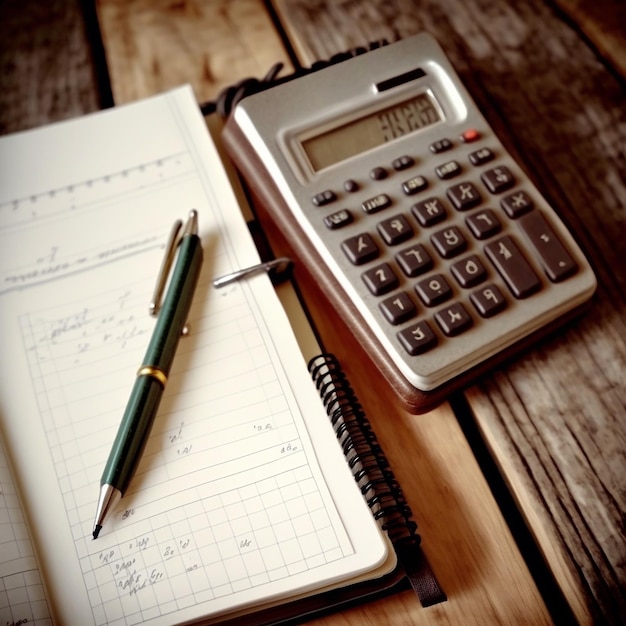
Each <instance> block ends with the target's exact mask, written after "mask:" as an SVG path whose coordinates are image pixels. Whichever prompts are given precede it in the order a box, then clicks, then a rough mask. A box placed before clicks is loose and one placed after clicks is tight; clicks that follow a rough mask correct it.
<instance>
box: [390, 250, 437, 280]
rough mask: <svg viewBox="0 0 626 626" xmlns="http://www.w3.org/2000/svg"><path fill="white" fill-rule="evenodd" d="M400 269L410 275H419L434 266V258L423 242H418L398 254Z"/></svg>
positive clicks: (397, 259)
mask: <svg viewBox="0 0 626 626" xmlns="http://www.w3.org/2000/svg"><path fill="white" fill-rule="evenodd" d="M396 261H397V262H398V265H399V266H400V269H401V270H402V271H403V272H404V273H405V274H406V275H407V276H409V277H413V276H419V275H420V274H423V273H424V272H427V271H428V270H429V269H430V268H431V267H432V266H433V260H432V258H431V256H430V254H428V252H427V251H426V248H424V246H423V245H422V244H421V243H416V244H414V245H412V246H411V247H410V248H406V249H405V250H402V251H400V252H398V254H396Z"/></svg>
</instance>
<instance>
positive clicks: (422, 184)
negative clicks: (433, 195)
mask: <svg viewBox="0 0 626 626" xmlns="http://www.w3.org/2000/svg"><path fill="white" fill-rule="evenodd" d="M426 187H428V181H427V180H426V179H425V178H424V177H423V176H413V178H409V180H405V181H404V182H403V183H402V191H404V193H405V194H406V195H407V196H412V195H413V194H414V193H417V192H418V191H422V190H424V189H426Z"/></svg>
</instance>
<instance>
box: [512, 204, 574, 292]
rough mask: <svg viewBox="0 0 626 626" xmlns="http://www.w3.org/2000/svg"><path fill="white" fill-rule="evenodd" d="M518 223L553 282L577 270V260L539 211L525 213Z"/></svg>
mask: <svg viewBox="0 0 626 626" xmlns="http://www.w3.org/2000/svg"><path fill="white" fill-rule="evenodd" d="M518 224H519V226H520V228H521V230H522V232H523V233H524V234H525V235H526V237H528V240H529V241H530V243H531V244H532V246H533V247H534V249H535V251H536V252H537V255H538V256H539V260H540V261H541V265H542V266H543V269H544V270H545V272H546V274H547V276H548V278H549V279H550V280H551V281H552V282H553V283H558V282H559V281H561V280H564V279H566V278H567V277H568V276H570V275H571V274H574V273H575V272H576V270H577V269H578V267H577V265H576V261H574V259H573V258H572V256H571V255H570V253H569V252H568V251H567V250H566V249H565V246H564V245H563V244H562V243H561V241H560V240H559V238H558V237H557V236H556V234H555V232H554V230H553V229H552V227H551V226H550V224H548V221H547V220H546V218H545V217H544V216H543V215H542V214H541V213H540V212H539V211H531V212H530V213H527V214H526V215H523V216H522V217H520V218H519V219H518Z"/></svg>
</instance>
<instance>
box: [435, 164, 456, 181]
mask: <svg viewBox="0 0 626 626" xmlns="http://www.w3.org/2000/svg"><path fill="white" fill-rule="evenodd" d="M460 173H461V166H460V165H459V164H458V163H457V162H456V161H448V162H447V163H443V164H442V165H438V166H437V167H436V168H435V174H437V176H439V178H441V179H442V180H447V179H448V178H454V177H455V176H458V175H459V174H460Z"/></svg>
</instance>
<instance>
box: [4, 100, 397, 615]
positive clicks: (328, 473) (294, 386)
mask: <svg viewBox="0 0 626 626" xmlns="http://www.w3.org/2000/svg"><path fill="white" fill-rule="evenodd" d="M113 128H115V132H112V129H113ZM42 132H43V134H40V135H39V140H38V141H36V137H33V136H31V135H28V136H27V137H23V138H22V141H21V142H20V147H21V150H20V151H19V155H20V156H18V157H17V163H16V165H15V175H14V176H13V177H6V179H2V177H3V175H1V174H0V183H6V186H3V184H0V268H1V269H0V333H1V334H0V340H1V343H2V345H3V348H4V354H3V356H4V355H7V354H8V355H10V356H11V358H9V359H6V358H3V363H2V365H1V366H0V367H1V368H2V369H1V370H0V397H3V398H6V402H5V405H4V406H3V410H2V412H1V413H0V417H1V419H2V427H3V430H4V432H5V434H6V437H7V440H8V442H9V445H10V448H11V451H12V461H13V463H14V464H15V466H16V470H17V471H18V472H19V475H20V477H21V478H22V481H21V484H22V485H23V489H24V493H23V495H24V499H25V501H26V503H27V505H26V508H27V517H28V519H29V520H30V521H32V523H33V525H34V526H35V528H36V532H35V534H34V536H35V537H36V542H35V544H36V545H35V547H36V549H37V551H38V554H39V556H40V558H41V563H42V578H43V579H44V580H45V584H46V588H47V590H48V592H49V594H50V596H51V597H53V598H54V600H55V602H54V606H55V607H56V608H57V610H58V611H60V612H61V615H60V616H58V619H59V620H60V621H61V622H62V623H68V624H72V623H76V624H81V625H82V624H95V625H104V624H113V623H114V624H135V623H138V622H141V623H150V624H170V623H172V621H173V620H179V621H181V622H183V621H186V620H190V619H196V618H198V617H203V616H207V615H211V616H218V615H222V614H225V613H229V612H232V611H241V610H246V608H247V607H250V606H251V605H254V604H255V603H263V602H265V601H266V600H267V599H268V598H280V597H288V596H289V595H290V594H296V595H297V594H300V593H302V592H304V591H305V590H308V589H314V588H316V587H325V586H326V585H328V584H330V583H333V584H334V583H335V582H336V581H337V582H338V581H342V580H347V579H349V578H350V577H353V576H358V575H359V574H360V573H361V572H363V571H368V570H370V569H373V568H374V569H375V568H377V567H379V565H380V564H381V563H383V562H385V559H386V557H387V552H386V545H385V543H384V542H383V540H382V539H381V536H380V532H379V530H378V528H377V527H376V524H375V522H374V521H373V519H372V516H371V515H370V514H369V511H368V509H367V507H366V506H365V504H364V502H363V499H362V497H361V495H360V493H359V491H358V489H356V488H355V485H354V480H353V477H352V475H351V474H350V472H349V469H348V467H347V465H346V463H345V461H344V459H343V457H342V455H341V451H340V448H339V446H338V445H337V443H336V438H335V435H334V432H333V431H332V428H331V426H330V424H329V422H328V419H327V418H326V416H325V413H324V411H323V408H322V406H321V402H320V400H319V397H318V396H317V395H316V392H315V389H314V386H313V385H312V384H311V381H310V380H309V378H308V374H307V372H306V367H305V365H304V362H303V360H302V357H301V355H300V353H299V350H298V348H297V344H296V342H295V338H294V337H293V334H292V333H291V331H290V328H289V324H288V321H287V318H286V316H285V314H284V311H283V310H282V308H281V307H280V304H279V302H278V299H277V297H276V295H275V293H274V291H273V288H272V286H271V284H270V282H269V280H268V279H267V277H265V276H257V277H255V278H253V279H251V280H249V281H246V282H243V283H238V284H234V285H231V286H229V287H228V288H226V289H224V290H220V291H216V290H214V289H213V288H212V287H211V280H212V278H213V277H214V276H216V275H220V274H223V273H226V272H228V271H230V270H233V269H236V268H239V267H246V266H249V265H252V264H254V263H255V262H257V260H258V255H257V253H256V250H255V248H254V245H253V243H252V240H251V238H250V235H249V233H248V231H247V229H246V226H245V223H244V221H243V219H242V216H241V213H240V212H239V210H238V207H237V204H236V202H235V199H234V196H233V193H232V190H231V188H230V186H229V183H228V180H227V178H226V175H225V173H224V171H223V169H222V166H221V163H220V161H219V157H218V156H217V152H216V151H215V148H214V147H213V145H212V144H211V143H210V141H209V139H208V135H207V133H206V130H205V129H204V127H203V123H202V120H201V118H200V115H199V112H198V111H197V107H196V105H195V101H194V99H193V96H192V94H191V92H190V90H189V89H181V90H178V91H176V92H172V93H171V94H167V95H165V96H161V97H158V98H154V99H151V100H148V101H146V102H144V103H141V104H138V105H133V106H129V107H124V108H121V109H119V110H116V111H114V112H107V113H102V114H100V115H99V116H95V117H94V118H92V119H91V120H90V119H86V120H81V121H79V122H73V123H65V124H62V125H59V126H55V127H51V128H50V129H46V130H45V132H44V131H42ZM15 141H16V140H14V139H11V140H9V142H8V144H7V143H4V142H0V157H1V156H2V154H3V152H2V150H3V149H4V150H5V151H6V150H9V149H12V148H14V147H15ZM42 141H45V144H46V146H47V148H46V150H45V151H44V152H45V153H46V154H48V155H49V154H50V153H53V152H54V150H55V149H56V150H59V151H62V153H63V156H64V159H65V162H66V163H72V168H69V167H67V165H66V166H65V167H62V164H59V163H57V162H56V161H50V166H49V167H48V168H46V167H41V175H40V176H38V177H37V180H36V181H34V182H32V184H31V185H27V184H26V180H25V179H24V178H23V176H22V174H21V172H22V169H21V168H25V167H27V165H28V167H30V168H35V166H36V164H33V162H32V161H33V159H35V160H36V159H37V156H36V155H37V152H36V151H35V150H34V147H35V146H37V145H39V143H41V142H42ZM87 145H98V151H97V154H94V155H93V156H92V159H91V161H92V162H91V163H87V162H86V161H89V159H85V155H84V151H85V146H87ZM29 146H30V147H32V148H33V152H32V153H29V151H28V148H29ZM90 154H91V153H90ZM20 159H24V162H22V163H20ZM35 169H36V168H35ZM50 169H52V170H56V171H53V172H52V173H50ZM37 171H38V170H37ZM72 174H73V175H72ZM29 187H30V191H29V190H28V189H29ZM191 208H195V209H197V210H198V213H199V220H200V227H201V233H200V234H201V237H202V240H203V246H204V249H205V255H204V256H205V263H204V266H203V271H202V274H201V278H200V284H199V287H198V290H197V292H196V295H195V298H194V303H193V306H192V310H191V314H190V319H189V324H190V328H191V332H190V335H189V336H188V337H186V338H183V340H182V341H181V344H180V347H179V349H178V352H177V355H176V359H175V362H174V367H173V370H172V372H171V375H170V379H169V381H168V385H167V389H166V394H165V396H164V398H163V401H162V403H161V407H160V411H159V414H158V416H157V419H156V421H155V424H154V427H153V430H152V434H151V437H150V439H149V441H148V444H147V447H146V450H145V453H144V456H143V457H142V460H141V463H140V465H139V467H138V470H137V473H136V475H135V477H134V478H133V481H132V483H131V487H130V490H129V491H128V492H127V494H126V495H125V497H124V498H123V499H122V501H121V502H120V506H119V508H118V510H117V511H116V512H115V514H114V515H113V516H112V518H111V519H110V520H109V521H107V525H106V526H105V528H104V529H103V531H102V533H101V534H100V537H99V538H98V539H97V540H96V541H93V540H92V539H91V530H92V528H91V527H92V523H93V516H94V513H95V506H96V499H97V494H98V488H99V480H100V475H101V472H102V469H103V467H104V463H105V461H106V457H107V455H108V452H109V449H110V446H111V443H112V441H113V439H114V436H115V432H116V430H117V427H118V424H119V420H120V417H121V415H122V412H123V409H124V406H125V403H126V401H127V399H128V395H129V393H130V388H131V386H132V383H133V378H134V376H135V372H136V369H137V368H138V366H139V365H140V364H141V362H142V357H143V354H144V352H145V349H146V346H147V343H148V340H149V337H150V333H151V331H152V328H153V325H154V320H153V319H152V318H150V317H149V315H148V309H147V306H148V302H149V299H150V295H151V292H152V288H153V281H154V280H155V278H156V273H157V269H158V266H159V264H160V261H161V256H162V254H163V245H164V242H165V239H166V237H167V232H168V230H169V228H170V226H171V224H172V222H173V221H174V220H175V219H178V218H183V217H184V216H185V215H186V213H187V212H188V211H189V210H190V209H191ZM34 459H36V460H37V462H36V463H34V462H33V460H34ZM320 460H321V463H320Z"/></svg>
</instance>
